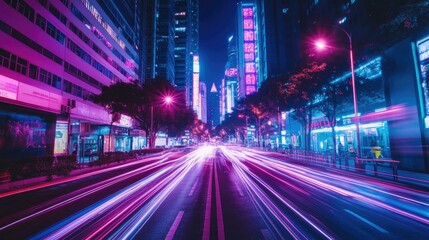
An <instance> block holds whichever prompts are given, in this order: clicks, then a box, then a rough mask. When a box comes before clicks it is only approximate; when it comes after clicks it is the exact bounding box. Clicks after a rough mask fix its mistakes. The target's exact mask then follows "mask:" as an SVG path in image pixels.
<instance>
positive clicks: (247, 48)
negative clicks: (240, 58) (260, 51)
mask: <svg viewBox="0 0 429 240" xmlns="http://www.w3.org/2000/svg"><path fill="white" fill-rule="evenodd" d="M244 52H245V53H254V52H255V44H254V43H244Z"/></svg>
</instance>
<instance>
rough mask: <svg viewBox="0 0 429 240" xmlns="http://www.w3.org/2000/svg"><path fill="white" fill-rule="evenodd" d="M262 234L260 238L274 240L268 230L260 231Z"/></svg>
mask: <svg viewBox="0 0 429 240" xmlns="http://www.w3.org/2000/svg"><path fill="white" fill-rule="evenodd" d="M261 232H262V236H264V239H265V240H271V239H274V238H273V235H271V233H270V231H268V229H261Z"/></svg>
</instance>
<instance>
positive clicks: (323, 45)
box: [315, 25, 360, 159]
mask: <svg viewBox="0 0 429 240" xmlns="http://www.w3.org/2000/svg"><path fill="white" fill-rule="evenodd" d="M335 27H336V28H338V29H339V30H341V31H342V32H343V33H345V34H346V35H347V38H348V40H349V49H348V50H349V53H350V71H351V74H352V89H353V107H354V112H355V125H356V138H357V149H356V159H359V158H360V134H359V114H358V105H357V96H356V82H355V69H354V64H353V46H352V36H351V35H350V33H348V32H347V31H346V30H344V29H343V28H341V27H339V26H336V25H335ZM315 45H316V48H317V49H319V50H322V49H325V48H326V47H327V46H326V43H325V41H323V40H319V41H317V42H316V43H315Z"/></svg>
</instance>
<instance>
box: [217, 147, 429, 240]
mask: <svg viewBox="0 0 429 240" xmlns="http://www.w3.org/2000/svg"><path fill="white" fill-rule="evenodd" d="M221 149H222V152H223V153H224V155H225V156H226V157H227V158H228V159H229V160H230V161H231V162H232V163H233V166H234V170H235V171H236V172H237V174H238V175H239V177H240V179H241V181H242V182H243V184H244V186H245V187H246V190H247V191H248V192H249V195H250V196H251V197H252V198H253V201H254V203H255V205H257V206H258V208H259V209H262V210H261V211H260V212H262V214H263V215H265V216H266V213H265V212H263V209H266V211H269V212H270V213H271V214H272V215H273V216H274V217H275V218H276V219H277V220H278V221H279V222H280V224H281V225H282V226H283V227H284V228H285V229H287V231H288V232H289V233H290V234H291V235H292V236H293V237H294V238H301V237H302V235H304V233H302V235H301V234H300V233H299V232H295V229H297V228H298V227H294V224H296V223H295V222H293V221H292V220H291V219H290V218H289V219H287V218H286V219H285V218H282V217H283V216H282V215H281V214H280V213H277V212H276V211H275V210H276V208H275V207H273V206H272V204H273V200H274V199H273V200H272V199H271V197H270V196H274V197H275V198H276V199H277V200H280V201H281V202H282V204H284V206H286V207H287V208H288V209H290V210H292V211H293V212H294V213H295V214H297V216H299V217H300V218H301V219H302V220H304V221H305V222H307V224H308V225H309V226H311V227H312V228H313V229H315V230H317V231H318V232H319V233H321V234H322V235H323V236H325V237H326V238H332V237H333V236H332V235H330V234H329V232H330V230H329V229H327V228H326V226H324V225H322V224H321V223H319V222H318V221H316V222H315V221H313V220H311V219H314V217H313V215H311V214H310V213H307V212H306V211H304V210H303V209H301V208H299V207H298V206H297V205H296V204H293V203H292V202H291V201H289V200H288V197H285V196H283V195H282V194H280V193H279V192H278V191H276V190H274V189H273V188H272V187H271V186H270V185H268V184H267V183H266V182H264V181H263V180H262V179H261V178H259V176H257V175H256V174H255V173H254V172H253V171H254V170H257V171H259V172H261V173H264V174H263V175H265V176H266V177H268V178H271V179H275V181H277V182H279V183H281V185H283V186H287V187H288V188H291V189H293V190H294V191H293V194H297V193H300V194H304V195H306V196H307V197H310V195H312V194H315V193H316V192H315V191H312V192H311V193H312V194H310V193H309V192H307V191H305V189H306V188H303V187H298V186H299V185H302V184H304V185H306V186H307V187H308V188H310V189H314V190H316V191H319V192H321V193H323V194H327V195H328V196H331V197H335V198H338V199H344V197H346V198H347V199H348V201H356V202H358V203H360V204H362V205H366V206H367V207H370V208H373V207H374V206H376V207H379V208H380V209H384V210H388V211H390V212H391V213H393V214H395V215H400V216H403V217H406V218H408V219H411V220H414V221H417V222H420V223H423V224H425V225H429V218H428V217H429V208H428V206H429V203H428V198H427V194H428V193H427V192H424V191H416V190H413V189H407V188H405V187H401V186H398V185H393V184H390V183H386V182H385V181H377V180H374V179H373V178H367V177H359V175H356V174H350V176H348V174H347V172H342V173H341V174H343V176H341V175H339V172H338V171H337V172H333V173H331V172H326V171H324V172H322V171H320V170H314V169H311V168H309V167H305V166H300V165H295V164H290V163H287V162H285V161H284V160H283V161H282V160H279V159H276V158H273V157H267V156H262V155H261V154H264V152H260V151H257V150H249V151H242V150H241V149H240V148H229V149H226V148H224V147H222V148H221ZM294 182H295V183H296V184H294ZM261 187H263V189H261ZM290 193H291V192H290ZM298 197H299V196H298ZM301 197H302V196H301ZM301 197H299V198H301ZM312 198H313V201H314V200H315V201H318V200H317V199H316V198H314V197H312ZM319 202H320V201H319ZM261 203H262V204H263V205H265V206H264V207H261V206H260V205H261ZM320 203H322V204H324V205H327V204H325V203H323V202H320ZM327 206H328V207H330V206H329V203H328V205H327ZM271 225H273V224H271Z"/></svg>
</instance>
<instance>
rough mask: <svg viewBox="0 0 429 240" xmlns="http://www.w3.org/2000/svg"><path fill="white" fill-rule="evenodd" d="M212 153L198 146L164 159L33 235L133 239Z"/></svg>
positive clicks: (46, 237) (44, 237)
mask: <svg viewBox="0 0 429 240" xmlns="http://www.w3.org/2000/svg"><path fill="white" fill-rule="evenodd" d="M210 154H214V152H213V149H199V150H197V151H194V152H191V153H189V154H188V155H186V156H183V157H181V158H179V159H177V160H175V161H173V162H171V161H169V162H164V163H162V164H164V168H163V169H162V170H159V171H158V172H156V173H153V174H151V175H149V176H148V177H146V178H144V179H142V180H140V181H138V182H136V183H134V184H133V185H131V186H129V187H127V188H125V189H123V190H121V191H120V192H117V193H115V194H113V195H111V196H110V197H108V198H106V199H104V200H102V201H99V202H98V203H96V204H93V205H92V206H90V207H87V208H86V209H84V210H82V211H80V212H79V213H77V214H75V215H73V216H70V217H68V218H67V219H64V220H63V221H61V222H59V223H57V224H55V225H54V226H51V227H50V228H48V229H46V230H44V231H43V232H41V233H39V234H37V235H35V236H33V238H34V239H39V238H43V239H63V238H68V237H71V236H75V235H76V234H78V236H80V237H79V238H82V239H94V238H97V239H98V238H115V239H130V238H134V237H135V236H136V234H137V233H138V231H139V230H140V229H141V228H142V227H143V226H144V224H145V223H146V222H147V221H148V219H149V218H150V217H151V216H152V214H153V213H154V212H155V211H156V209H157V208H158V207H159V206H160V205H161V204H162V202H163V201H164V200H165V199H166V198H167V197H168V195H169V194H170V193H171V192H172V191H173V190H174V189H175V187H176V186H177V185H178V184H179V183H180V182H181V181H182V179H183V178H184V177H185V176H186V175H187V174H188V173H189V171H190V170H191V169H192V168H193V167H194V166H195V165H196V164H198V163H201V162H203V161H205V160H206V157H207V156H209V155H210ZM166 164H170V165H169V166H166ZM134 171H137V170H134ZM127 174H128V173H127ZM148 187H149V189H148Z"/></svg>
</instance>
